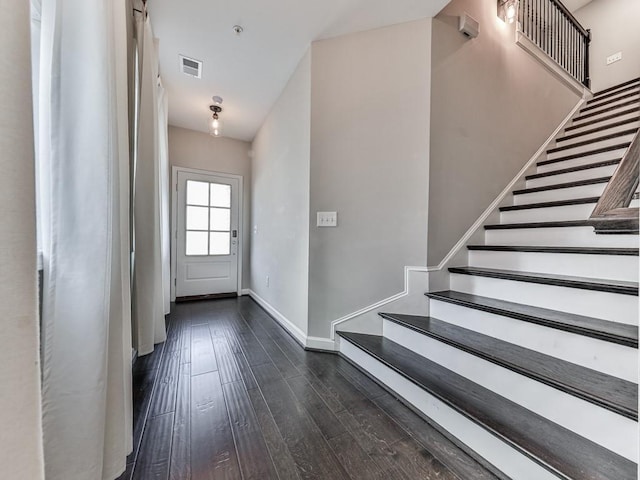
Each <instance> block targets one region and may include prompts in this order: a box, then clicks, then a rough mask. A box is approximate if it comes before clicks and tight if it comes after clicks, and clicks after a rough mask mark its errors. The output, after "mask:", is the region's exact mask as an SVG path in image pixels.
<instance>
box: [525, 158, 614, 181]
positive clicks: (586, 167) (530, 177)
mask: <svg viewBox="0 0 640 480" xmlns="http://www.w3.org/2000/svg"><path fill="white" fill-rule="evenodd" d="M621 161H622V159H621V158H616V159H615V160H603V161H601V162H595V163H587V164H586V165H578V166H576V167H570V168H561V169H559V170H551V171H549V172H543V173H536V174H533V175H527V176H526V177H525V180H535V179H536V178H545V177H553V176H555V175H563V174H565V173H573V172H581V171H583V170H591V169H593V168H600V167H610V166H612V165H618V164H619V163H620V162H621Z"/></svg>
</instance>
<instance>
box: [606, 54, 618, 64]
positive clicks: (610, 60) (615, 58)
mask: <svg viewBox="0 0 640 480" xmlns="http://www.w3.org/2000/svg"><path fill="white" fill-rule="evenodd" d="M619 60H622V52H616V53H614V54H613V55H609V56H608V57H607V65H611V64H612V63H614V62H617V61H619Z"/></svg>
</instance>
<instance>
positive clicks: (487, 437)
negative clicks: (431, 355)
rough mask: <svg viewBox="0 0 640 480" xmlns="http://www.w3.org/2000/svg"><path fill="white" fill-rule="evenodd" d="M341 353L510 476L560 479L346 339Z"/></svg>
mask: <svg viewBox="0 0 640 480" xmlns="http://www.w3.org/2000/svg"><path fill="white" fill-rule="evenodd" d="M340 353H342V354H343V355H344V356H346V357H347V358H349V359H350V360H351V361H352V362H353V363H355V364H356V365H359V366H360V367H361V368H363V369H364V370H366V371H367V372H368V373H369V374H370V375H372V376H373V377H375V378H376V379H378V381H380V382H381V383H383V384H384V385H386V386H387V387H388V388H390V389H391V390H393V391H394V392H395V393H396V394H397V395H398V396H400V397H401V398H402V399H404V400H405V401H406V402H408V403H409V404H411V405H412V406H413V407H414V408H416V409H417V410H418V411H420V412H422V413H423V414H424V415H426V416H427V417H429V418H430V419H431V420H432V421H434V422H435V423H437V424H438V425H440V426H441V427H442V428H443V429H444V430H446V431H447V432H448V433H450V434H451V435H453V436H454V437H456V438H458V440H460V441H461V442H462V443H464V444H465V445H467V446H468V447H469V448H470V449H472V450H474V451H475V452H476V453H477V454H478V455H480V456H481V457H483V458H484V459H486V460H487V461H488V462H489V463H491V464H493V465H495V466H496V468H498V469H499V470H500V471H502V472H504V473H505V474H506V475H507V476H508V477H510V478H517V479H518V480H558V477H557V476H555V475H553V474H552V473H550V472H549V471H548V470H547V469H545V468H543V467H541V466H540V465H539V464H537V463H536V462H534V461H532V460H531V459H530V458H529V457H527V456H525V455H523V454H522V453H520V452H519V451H517V450H515V449H514V448H512V447H510V446H509V445H508V444H506V443H505V442H503V441H502V440H500V439H499V438H498V437H496V436H495V435H493V434H491V433H490V432H489V431H487V430H485V429H484V428H482V427H481V426H479V425H478V424H477V423H475V422H474V421H472V420H470V419H468V418H467V417H465V416H464V415H461V414H460V413H458V412H457V411H456V410H454V409H453V408H451V407H450V406H448V405H447V404H446V403H444V402H443V401H441V400H440V399H438V398H436V397H434V396H433V395H431V394H429V393H427V392H425V391H424V390H423V389H422V388H420V387H418V386H417V385H415V384H414V383H413V382H410V381H409V380H407V379H406V378H404V377H403V376H402V375H400V374H398V373H396V372H395V371H394V370H392V369H390V368H389V367H387V366H386V365H384V364H383V363H382V362H379V361H378V360H376V359H375V358H373V357H372V356H371V355H368V354H367V353H365V352H363V351H362V350H360V349H359V348H358V347H356V346H354V345H352V344H350V343H349V342H347V341H346V340H344V339H340Z"/></svg>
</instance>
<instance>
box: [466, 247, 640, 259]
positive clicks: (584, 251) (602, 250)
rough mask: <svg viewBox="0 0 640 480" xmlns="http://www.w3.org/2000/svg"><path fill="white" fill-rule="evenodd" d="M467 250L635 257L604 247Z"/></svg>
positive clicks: (634, 253) (634, 251)
mask: <svg viewBox="0 0 640 480" xmlns="http://www.w3.org/2000/svg"><path fill="white" fill-rule="evenodd" d="M467 249H468V250H477V251H485V252H533V253H570V254H578V255H619V256H627V257H637V256H638V249H637V248H606V247H544V246H537V245H530V246H523V245H467Z"/></svg>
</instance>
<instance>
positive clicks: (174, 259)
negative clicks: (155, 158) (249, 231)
mask: <svg viewBox="0 0 640 480" xmlns="http://www.w3.org/2000/svg"><path fill="white" fill-rule="evenodd" d="M178 172H184V173H196V174H200V175H213V176H216V177H224V178H235V179H237V180H238V185H240V187H239V189H240V191H239V192H238V237H240V241H239V242H238V285H237V288H238V296H240V295H242V260H243V259H242V256H243V255H242V253H243V250H244V233H245V232H244V228H243V227H244V223H243V221H244V177H243V176H242V175H236V174H233V173H222V172H212V171H209V170H201V169H198V168H188V167H178V166H175V165H172V166H171V301H172V302H175V301H176V281H177V271H178V270H177V267H178V241H177V240H178V196H177V195H176V192H177V191H178Z"/></svg>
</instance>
